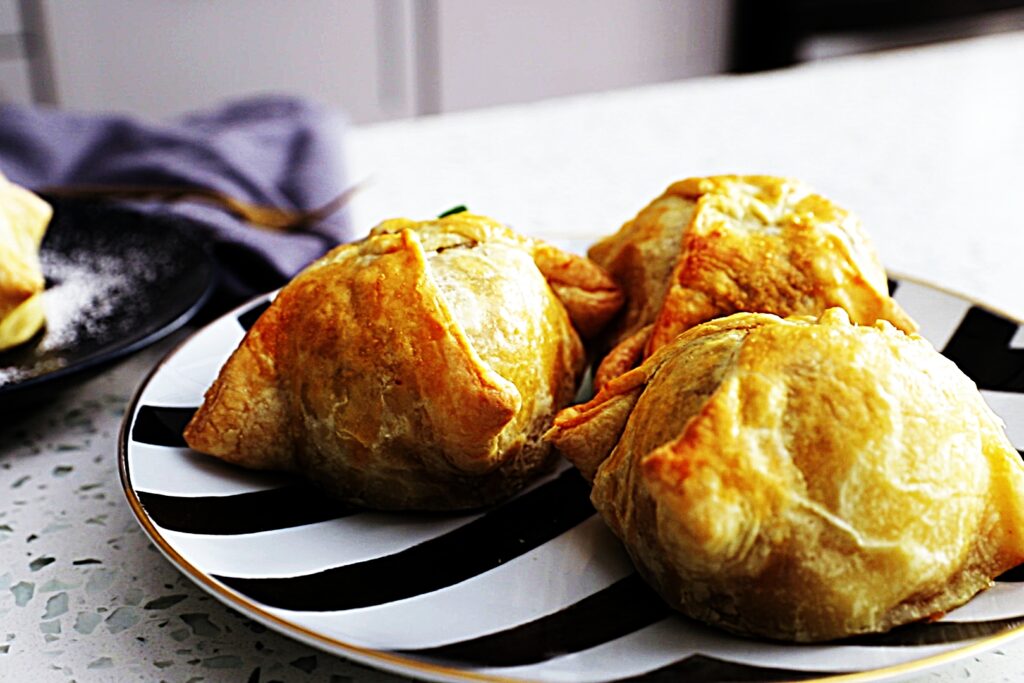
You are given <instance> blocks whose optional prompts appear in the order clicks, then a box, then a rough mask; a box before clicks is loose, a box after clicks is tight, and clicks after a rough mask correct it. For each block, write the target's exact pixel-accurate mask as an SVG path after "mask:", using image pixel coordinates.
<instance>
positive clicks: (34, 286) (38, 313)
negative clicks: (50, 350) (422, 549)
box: [0, 174, 53, 351]
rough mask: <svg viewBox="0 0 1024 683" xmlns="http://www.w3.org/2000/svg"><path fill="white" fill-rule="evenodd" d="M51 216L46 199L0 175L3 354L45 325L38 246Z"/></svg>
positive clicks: (0, 327) (0, 336)
mask: <svg viewBox="0 0 1024 683" xmlns="http://www.w3.org/2000/svg"><path fill="white" fill-rule="evenodd" d="M52 215H53V210H52V209H51V208H50V205H49V204H47V203H46V202H45V201H44V200H42V199H40V198H39V197H38V196H36V195H35V194H33V193H32V192H30V191H29V190H26V189H25V188H23V187H21V186H19V185H16V184H14V183H12V182H11V181H9V180H8V179H7V178H6V177H4V176H3V174H0V351H2V350H4V349H8V348H11V347H13V346H17V345H18V344H21V343H23V342H25V341H28V340H29V339H30V338H31V337H32V336H33V335H34V334H35V333H36V332H37V331H39V328H41V327H42V326H43V322H44V311H43V301H42V292H43V288H44V287H45V281H44V279H43V272H42V268H41V266H40V264H39V247H40V245H41V244H42V242H43V235H44V234H45V232H46V227H47V226H48V225H49V223H50V218H51V216H52Z"/></svg>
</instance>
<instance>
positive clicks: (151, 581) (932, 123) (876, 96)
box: [0, 34, 1024, 683]
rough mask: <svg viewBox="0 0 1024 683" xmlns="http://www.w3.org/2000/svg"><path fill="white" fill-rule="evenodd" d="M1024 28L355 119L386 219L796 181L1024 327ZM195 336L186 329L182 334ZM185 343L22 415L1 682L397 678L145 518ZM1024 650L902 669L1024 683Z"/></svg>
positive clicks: (565, 228) (1, 470)
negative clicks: (145, 394) (164, 400)
mask: <svg viewBox="0 0 1024 683" xmlns="http://www.w3.org/2000/svg"><path fill="white" fill-rule="evenodd" d="M1021 64H1024V34H1008V35H1004V36H998V37H994V38H987V39H980V40H974V41H968V42H963V43H954V44H949V45H944V46H939V47H932V48H923V49H917V50H908V51H902V52H897V53H892V54H886V55H878V56H871V57H860V58H852V59H846V60H841V61H836V62H831V63H823V64H819V65H814V66H810V67H805V68H799V69H795V70H791V71H787V72H780V73H774V74H767V75H759V76H747V77H728V78H716V79H710V80H698V81H688V82H684V83H678V84H669V85H663V86H654V87H648V88H643V89H639V90H635V91H622V92H614V93H607V94H599V95H589V96H585V97H578V98H572V99H568V100H561V101H551V102H545V103H541V104H536V105H527V106H519V107H507V108H501V109H495V110H488V111H480V112H469V113H465V114H459V115H452V116H444V117H438V118H433V119H423V120H418V121H410V122H397V123H389V124H383V125H378V126H373V127H367V128H362V129H356V130H354V131H353V132H352V134H351V137H350V140H349V149H350V150H351V153H352V169H351V171H352V174H351V175H352V177H354V178H367V179H368V181H369V182H368V183H367V184H366V186H365V188H364V189H363V190H362V191H361V192H360V193H359V194H358V195H357V197H356V200H355V202H354V204H353V207H352V208H353V214H354V218H355V220H356V224H357V225H358V226H361V227H362V228H363V229H369V228H370V227H371V226H372V225H373V224H374V223H376V222H377V221H379V220H381V219H383V218H386V217H391V216H395V215H407V216H411V217H423V216H429V215H435V214H437V213H439V212H440V211H443V210H445V209H447V208H449V207H450V206H453V205H456V204H467V205H469V206H470V207H471V208H472V209H473V210H476V211H479V212H481V213H488V214H491V215H494V216H495V217H497V218H500V219H502V220H505V221H508V222H510V223H512V224H513V225H515V226H516V227H518V228H519V229H521V230H523V231H524V232H529V233H532V234H538V235H545V236H549V237H553V238H556V239H566V240H573V241H575V242H577V243H579V242H580V241H583V242H586V241H592V240H593V239H594V238H596V237H597V236H599V235H601V234H605V233H607V232H610V231H612V230H615V229H616V228H617V227H618V226H619V225H620V224H621V223H622V222H623V221H625V220H626V219H628V218H630V217H631V216H632V215H633V214H635V212H636V211H637V210H638V209H639V208H641V207H642V206H643V205H644V204H645V203H646V202H647V201H649V200H650V199H651V198H653V197H654V196H655V195H656V194H658V193H660V192H661V190H662V189H664V187H665V186H666V185H668V184H669V182H671V181H672V180H674V179H677V178H681V177H684V176H687V175H702V174H708V173H716V172H765V173H774V174H789V175H794V176H798V177H800V178H802V179H804V180H805V181H807V182H808V183H810V184H811V185H813V186H816V187H817V188H819V189H820V190H821V191H822V192H824V193H825V194H828V195H829V196H831V197H833V198H834V199H835V200H837V201H838V202H840V203H841V204H843V205H845V206H848V207H849V208H851V209H853V210H855V211H856V212H857V213H859V214H860V215H861V216H862V218H863V219H864V221H865V224H866V226H867V228H868V230H869V232H870V233H871V234H872V236H873V237H874V238H875V241H876V243H877V244H878V246H879V249H880V251H881V252H882V255H883V258H884V260H885V262H886V264H887V265H888V266H889V267H890V268H893V269H894V270H896V271H898V272H901V273H904V274H907V275H911V276H915V277H918V278H923V279H926V280H930V281H932V282H936V283H939V284H941V285H944V286H946V287H948V288H952V289H955V290H958V291H961V292H964V293H965V294H967V295H969V296H971V297H973V298H976V299H979V300H982V301H985V302H987V303H989V304H991V305H994V306H996V307H998V308H1000V309H1003V310H1005V311H1007V312H1009V313H1011V314H1015V315H1016V316H1018V317H1020V316H1024V286H1022V285H1021V283H1020V276H1019V273H1020V272H1021V267H1020V261H1021V259H1022V258H1024V217H1022V214H1021V212H1020V209H1019V199H1018V197H1019V195H1020V189H1019V185H1020V181H1021V178H1022V176H1024V125H1021V122H1022V121H1024V79H1022V78H1021V77H1020V74H1019V71H1020V65H1021ZM179 338H180V335H179ZM171 343H173V340H170V341H167V342H164V343H162V344H160V345H159V346H158V347H156V348H153V349H150V350H148V351H146V352H143V353H140V354H138V355H136V356H134V357H132V358H131V359H129V360H128V361H126V362H124V363H122V364H121V365H119V366H117V367H116V368H114V369H112V370H110V371H107V372H105V373H103V374H102V375H100V376H99V377H97V378H96V379H94V380H92V381H91V382H89V383H87V384H85V385H82V386H80V387H78V388H75V389H73V390H71V391H68V392H67V393H66V394H65V395H63V396H62V397H60V398H59V399H58V400H55V401H53V402H52V403H50V404H47V405H44V406H41V407H40V408H38V409H36V410H34V411H32V412H26V413H23V414H5V415H2V416H0V492H2V493H0V681H4V682H6V681H33V682H35V681H38V682H48V681H131V680H139V681H160V680H166V681H200V680H202V681H262V682H266V681H274V680H277V681H329V682H335V681H348V680H356V681H395V680H400V679H398V678H397V677H393V676H390V675H388V674H384V673H379V672H376V671H372V670H370V669H366V668H364V667H361V666H359V665H356V664H352V663H349V662H347V661H345V660H342V659H339V658H336V657H334V656H331V655H327V654H324V653H321V652H319V651H317V650H314V649H312V648H310V647H307V646H305V645H302V644H300V643H297V642H294V641H292V640H290V639H288V638H285V637H283V636H279V635H277V634H275V633H273V632H270V631H267V630H266V629H264V628H263V627H261V626H258V625H256V624H254V623H253V622H252V621H250V620H248V619H246V618H244V617H242V616H241V615H239V614H237V613H235V612H233V611H231V610H229V609H228V608H226V607H224V606H222V605H221V604H220V603H218V602H217V601H215V600H214V599H213V598H210V597H208V596H207V595H206V594H205V593H203V592H202V591H201V590H200V589H199V588H197V587H195V586H194V585H193V584H192V583H191V582H190V581H189V580H188V579H186V578H184V577H183V576H182V575H181V574H179V572H178V571H177V570H176V569H174V568H173V567H172V565H171V564H169V563H168V562H167V561H166V560H165V559H164V558H163V557H162V556H161V555H160V554H159V552H158V551H156V550H155V549H154V547H153V546H152V544H150V543H149V542H148V540H147V539H146V537H145V536H144V535H143V533H142V531H141V529H140V528H139V526H138V524H137V523H136V522H135V520H134V518H133V517H132V515H131V512H130V511H129V508H128V506H127V504H126V503H125V501H124V496H123V494H122V492H121V487H120V482H119V480H118V476H117V464H116V439H117V430H118V428H119V425H120V421H121V417H122V413H123V411H124V408H125V405H126V403H127V401H128V399H129V397H130V395H131V393H132V392H133V391H134V389H135V387H136V386H137V385H138V384H139V382H140V381H141V380H142V379H143V377H144V376H145V374H146V373H147V372H148V370H149V369H150V368H151V367H152V365H153V364H154V363H155V362H156V361H157V360H158V358H159V357H160V356H161V355H162V354H163V353H164V352H165V351H166V350H167V349H168V348H169V345H170V344H171ZM1022 672H1024V639H1018V640H1016V641H1012V642H1010V643H1006V644H1003V645H1002V646H1000V647H998V648H995V649H992V650H989V651H987V652H985V653H984V654H982V655H979V656H976V657H974V656H971V657H967V658H964V659H960V660H957V661H954V662H951V663H947V664H944V665H941V666H939V667H936V668H934V669H931V670H928V671H925V672H921V673H917V674H914V675H911V676H909V677H906V678H904V679H901V680H913V681H929V682H933V683H946V682H949V681H962V680H975V681H996V682H998V681H1020V680H1024V673H1022Z"/></svg>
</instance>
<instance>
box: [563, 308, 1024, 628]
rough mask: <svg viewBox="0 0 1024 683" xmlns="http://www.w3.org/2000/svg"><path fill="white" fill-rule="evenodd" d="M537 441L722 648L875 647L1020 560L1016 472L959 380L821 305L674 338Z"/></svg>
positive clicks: (942, 363) (1022, 518) (1001, 439)
mask: <svg viewBox="0 0 1024 683" xmlns="http://www.w3.org/2000/svg"><path fill="white" fill-rule="evenodd" d="M548 437H549V438H550V439H551V440H552V441H553V443H555V444H556V446H557V447H558V448H559V450H560V451H561V452H562V453H563V454H564V455H566V456H567V457H568V458H569V459H570V460H571V461H572V462H573V463H575V464H576V466H577V467H578V468H579V469H580V471H581V472H582V473H583V474H584V475H585V476H586V477H587V478H588V479H590V480H591V481H592V483H593V490H592V494H591V499H592V501H593V503H594V505H595V507H596V508H597V509H598V510H599V511H600V513H601V514H602V516H603V517H604V519H605V520H606V522H607V523H608V525H609V526H610V527H611V529H612V530H613V531H614V532H615V533H616V534H617V535H618V536H619V538H620V539H622V541H623V542H624V543H625V545H626V547H627V549H628V550H629V553H630V555H631V556H632V558H633V560H634V562H635V564H636V565H637V567H638V568H639V570H640V572H641V573H642V575H643V576H644V577H645V578H646V579H647V580H648V581H649V582H650V583H651V584H652V585H653V586H654V587H655V588H656V589H657V590H658V591H659V592H660V593H661V595H662V596H663V597H664V598H665V600H666V601H667V602H668V603H670V604H671V605H672V606H674V607H676V608H678V609H680V610H681V611H682V612H684V613H685V614H687V615H689V616H691V617H694V618H697V619H700V620H702V621H705V622H708V623H711V624H715V625H718V626H720V627H723V628H725V629H728V630H730V631H734V632H737V633H740V634H751V635H759V636H767V637H769V638H775V639H782V640H792V641H821V640H828V639H833V638H841V637H844V636H849V635H853V634H857V633H865V632H876V631H885V630H888V629H890V628H892V627H894V626H897V625H899V624H903V623H907V622H910V621H915V620H919V619H929V618H932V617H937V616H938V615H941V614H942V613H944V612H945V611H947V610H950V609H952V608H954V607H956V606H958V605H961V604H963V603H964V602H966V601H967V600H968V599H970V598H971V597H972V596H973V595H974V594H975V593H977V592H978V591H980V590H982V589H984V588H986V587H988V586H989V585H990V584H991V580H992V578H993V577H995V576H997V575H999V574H1000V573H1002V572H1004V571H1006V570H1007V569H1010V568H1011V567H1013V566H1015V565H1017V564H1019V563H1020V562H1021V561H1024V536H1022V534H1021V533H1020V529H1021V528H1024V527H1022V523H1024V465H1022V463H1021V459H1020V456H1019V455H1018V454H1017V452H1016V451H1015V450H1014V449H1013V447H1012V446H1011V445H1010V443H1009V441H1008V440H1007V438H1006V436H1005V434H1004V432H1003V429H1002V425H1001V423H1000V421H999V419H998V418H997V417H996V416H995V415H994V414H993V413H992V412H991V411H990V409H989V408H988V407H987V406H986V405H985V403H984V401H983V400H982V398H981V396H980V394H979V393H978V391H977V389H976V387H975V386H974V384H973V383H972V382H971V381H970V380H969V379H968V378H967V377H966V376H964V375H963V373H962V372H960V371H959V369H958V368H956V366H955V365H953V363H951V362H950V361H948V360H947V359H945V358H944V357H942V356H941V355H940V354H939V353H938V352H936V351H935V350H934V349H933V348H932V347H931V345H930V344H928V342H927V341H925V340H924V339H922V338H921V337H918V336H917V335H909V336H908V335H905V334H903V333H902V332H899V331H897V330H896V329H895V328H893V327H892V325H890V324H889V323H887V322H884V321H883V322H879V323H877V324H876V325H875V326H870V327H868V326H857V325H853V324H851V322H850V320H849V317H848V315H847V314H846V313H845V312H844V311H843V310H841V309H830V310H829V311H827V312H826V313H825V314H823V315H822V316H821V318H820V319H818V320H815V319H813V318H791V319H787V320H782V319H780V318H778V317H776V316H774V315H768V314H749V313H739V314H735V315H732V316H729V317H726V318H720V319H716V320H714V321H711V322H708V323H705V324H702V325H699V326H697V327H694V328H692V329H690V330H689V331H687V332H685V333H684V334H682V335H680V336H679V337H678V338H677V339H676V340H675V341H673V342H671V343H670V344H668V345H666V346H664V347H662V348H661V349H660V350H659V351H657V352H656V353H655V354H654V355H653V356H652V357H651V358H649V359H648V360H647V361H645V362H644V363H643V364H642V365H641V366H639V367H638V368H635V369H634V370H631V371H630V372H628V373H626V374H624V375H622V376H620V377H618V378H616V379H614V380H612V381H611V382H610V383H609V384H608V385H607V386H606V387H605V388H604V389H603V390H602V391H601V392H600V393H599V394H598V395H597V396H596V397H595V398H594V399H593V400H592V401H590V402H589V403H587V404H584V405H580V406H574V407H570V408H567V409H566V410H564V411H562V412H561V413H560V414H559V415H558V417H557V418H556V420H555V425H554V427H553V428H552V429H551V431H550V433H549V435H548Z"/></svg>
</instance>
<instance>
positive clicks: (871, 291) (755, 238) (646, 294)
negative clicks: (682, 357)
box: [589, 175, 916, 387]
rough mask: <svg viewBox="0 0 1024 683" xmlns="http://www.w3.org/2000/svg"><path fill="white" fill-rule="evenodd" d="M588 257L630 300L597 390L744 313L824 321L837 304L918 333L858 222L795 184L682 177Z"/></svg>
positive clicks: (857, 315) (857, 317) (855, 316)
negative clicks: (704, 327)
mask: <svg viewBox="0 0 1024 683" xmlns="http://www.w3.org/2000/svg"><path fill="white" fill-rule="evenodd" d="M589 256H590V258H591V259H593V260H594V261H595V262H597V263H599V264H600V265H602V266H604V268H605V269H606V270H608V272H609V273H611V274H612V276H613V277H614V278H615V279H616V280H617V281H618V282H619V283H620V284H621V285H622V287H623V289H624V290H625V292H626V296H627V306H626V308H625V309H624V311H623V314H622V315H621V317H620V319H619V321H618V323H617V324H616V325H615V326H614V328H613V329H612V330H611V339H610V346H612V347H614V348H613V349H612V350H611V352H610V353H609V354H608V355H607V357H606V358H605V360H604V361H603V362H602V364H601V366H600V368H599V370H598V373H597V378H596V381H595V385H596V386H598V387H600V386H603V385H604V384H605V383H606V382H607V381H608V380H609V379H611V378H612V377H615V376H617V375H619V374H621V373H623V372H625V371H626V370H628V369H629V368H631V367H634V366H635V365H636V364H637V363H638V362H639V361H640V360H642V359H643V358H646V357H648V356H650V355H651V354H652V353H653V352H654V351H655V350H657V349H658V348H660V347H662V346H664V345H665V344H667V343H668V342H670V341H671V340H672V339H673V338H674V337H675V336H676V335H677V334H679V333H680V332H684V331H686V330H687V329H689V328H691V327H693V326H694V325H697V324H699V323H702V322H705V321H707V320H711V319H712V318H717V317H719V316H723V315H729V314H731V313H736V312H739V311H749V312H764V313H775V314H777V315H781V316H789V315H819V314H821V313H822V312H823V311H825V309H827V308H830V307H833V306H838V307H841V308H843V309H845V310H846V311H847V312H848V313H849V314H850V318H851V319H852V320H853V321H854V322H856V323H858V324H864V325H871V324H873V323H874V322H875V321H876V320H888V321H889V322H891V323H892V324H893V325H895V326H896V327H898V328H900V329H901V330H903V331H905V332H912V331H914V330H915V329H916V326H915V324H914V322H913V321H912V320H911V319H910V318H909V317H908V316H907V314H906V313H904V312H903V310H902V309H901V308H900V307H899V305H898V304H897V303H896V302H895V301H893V299H892V298H891V297H890V296H889V293H888V285H887V281H886V277H885V271H884V270H883V269H882V266H881V265H880V263H879V260H878V257H877V255H876V253H875V251H874V249H873V247H872V246H871V244H870V242H869V240H868V238H867V236H866V234H865V233H864V231H863V229H862V228H861V225H860V222H859V221H858V220H857V219H856V218H855V217H854V216H853V215H852V214H850V213H849V212H847V211H845V210H844V209H842V208H840V207H838V206H836V205H835V204H833V203H832V202H831V201H829V200H828V199H826V198H824V197H822V196H820V195H817V194H815V193H813V192H812V191H811V190H810V188H808V187H807V186H806V185H804V184H803V183H801V182H799V181H796V180H792V179H788V178H777V177H771V176H736V175H724V176H713V177H707V178H688V179H686V180H682V181H679V182H677V183H674V184H672V185H671V186H670V187H669V188H668V189H667V190H666V191H665V192H664V194H662V195H661V196H660V197H658V198H657V199H655V200H654V201H653V202H651V204H649V205H648V206H647V207H646V208H644V209H643V210H642V211H641V212H640V213H639V214H637V216H636V217H635V218H634V219H633V220H631V221H629V222H627V223H626V224H625V225H623V226H622V228H621V229H620V230H619V231H618V232H617V233H616V234H614V235H611V236H609V237H606V238H604V239H602V240H601V241H599V242H598V243H596V244H595V245H594V246H593V247H591V249H590V251H589Z"/></svg>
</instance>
